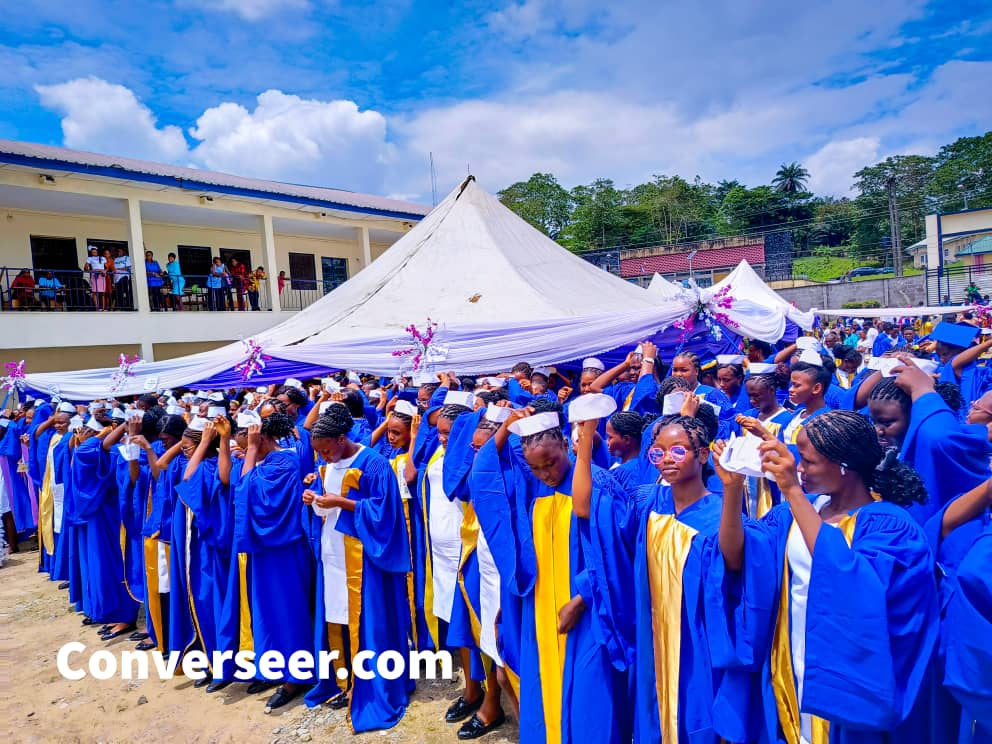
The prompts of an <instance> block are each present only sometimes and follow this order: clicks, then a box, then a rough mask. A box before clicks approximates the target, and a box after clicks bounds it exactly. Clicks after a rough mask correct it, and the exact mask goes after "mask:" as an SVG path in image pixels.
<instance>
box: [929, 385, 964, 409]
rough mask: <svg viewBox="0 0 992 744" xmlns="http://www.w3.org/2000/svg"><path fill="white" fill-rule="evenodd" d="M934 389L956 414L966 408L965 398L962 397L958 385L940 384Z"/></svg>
mask: <svg viewBox="0 0 992 744" xmlns="http://www.w3.org/2000/svg"><path fill="white" fill-rule="evenodd" d="M933 387H934V390H935V391H936V393H937V395H939V396H940V397H941V398H943V400H944V402H945V403H946V404H947V407H948V408H950V409H951V410H952V411H954V413H958V412H959V411H960V410H961V408H962V407H963V406H964V396H963V395H961V388H960V387H959V386H958V385H955V384H954V383H953V382H938V383H937V384H936V385H934V386H933Z"/></svg>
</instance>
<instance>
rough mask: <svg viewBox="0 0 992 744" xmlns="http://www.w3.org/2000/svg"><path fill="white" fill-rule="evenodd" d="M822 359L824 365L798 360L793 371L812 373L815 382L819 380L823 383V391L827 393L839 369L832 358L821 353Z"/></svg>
mask: <svg viewBox="0 0 992 744" xmlns="http://www.w3.org/2000/svg"><path fill="white" fill-rule="evenodd" d="M820 361H821V362H822V365H819V366H818V365H816V364H810V363H808V362H796V363H795V364H793V365H792V371H793V372H804V373H807V374H810V375H812V377H813V380H814V383H816V382H818V383H820V384H821V385H823V392H824V393H825V392H827V388H828V387H830V383H831V382H833V379H834V372H836V371H837V366H836V365H835V364H834V362H833V360H832V359H830V358H829V357H826V356H824V355H823V354H820Z"/></svg>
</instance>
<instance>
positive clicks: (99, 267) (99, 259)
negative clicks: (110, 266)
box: [86, 256, 107, 271]
mask: <svg viewBox="0 0 992 744" xmlns="http://www.w3.org/2000/svg"><path fill="white" fill-rule="evenodd" d="M86 265H87V266H88V267H89V268H90V269H93V270H94V271H103V270H104V269H105V268H107V260H106V259H105V258H104V257H103V256H87V258H86Z"/></svg>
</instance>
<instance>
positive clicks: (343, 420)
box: [310, 406, 355, 439]
mask: <svg viewBox="0 0 992 744" xmlns="http://www.w3.org/2000/svg"><path fill="white" fill-rule="evenodd" d="M354 425H355V419H354V418H352V416H351V413H350V412H349V411H348V409H347V407H345V406H330V407H329V408H328V409H327V410H326V411H325V412H324V413H322V414H321V415H320V416H318V417H317V420H316V421H315V422H314V424H313V428H312V429H311V430H310V438H311V439H337V438H338V437H346V436H348V433H349V432H350V431H351V428H352V427H353V426H354Z"/></svg>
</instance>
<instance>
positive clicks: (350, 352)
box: [26, 177, 682, 400]
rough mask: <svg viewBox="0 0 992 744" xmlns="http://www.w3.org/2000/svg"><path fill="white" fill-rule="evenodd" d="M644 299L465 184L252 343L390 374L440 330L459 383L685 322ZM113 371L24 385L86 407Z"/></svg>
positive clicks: (143, 385) (210, 367)
mask: <svg viewBox="0 0 992 744" xmlns="http://www.w3.org/2000/svg"><path fill="white" fill-rule="evenodd" d="M681 312H682V310H681V308H680V307H678V306H675V305H673V304H659V303H658V302H656V301H655V300H653V299H652V298H651V297H650V296H649V295H647V294H646V293H645V292H644V291H643V290H641V289H640V288H638V287H636V286H634V285H633V284H630V283H629V282H625V281H623V280H622V279H619V278H618V277H616V276H614V275H612V274H609V273H608V272H605V271H602V270H601V269H599V268H597V267H596V266H593V265H592V264H591V263H589V262H587V261H584V260H582V259H581V258H579V257H578V256H575V255H573V254H572V253H570V252H569V251H567V250H565V249H564V248H562V247H561V246H560V245H558V244H557V243H555V242H554V241H553V240H551V239H550V238H548V237H547V236H545V235H544V234H542V233H541V232H539V231H538V230H536V229H534V228H533V227H531V226H530V225H529V224H527V223H526V222H525V221H524V220H522V219H521V218H520V217H518V216H517V215H516V214H514V213H513V212H512V211H511V210H509V209H507V208H506V207H504V206H503V205H502V204H501V203H500V202H499V200H498V199H496V198H495V197H494V196H492V195H490V194H488V193H486V192H485V191H484V190H483V189H482V188H480V187H479V186H478V184H477V183H476V182H475V179H474V178H472V177H469V178H468V179H466V181H465V182H464V183H463V184H461V186H459V187H458V188H456V189H455V190H454V191H453V192H452V193H451V194H449V195H448V197H447V198H446V199H445V200H444V201H443V202H442V203H441V204H439V205H438V206H437V208H435V209H434V210H433V211H432V212H431V213H430V214H429V215H428V216H427V217H425V218H424V219H423V220H422V221H421V222H420V223H418V224H417V225H416V226H415V227H414V228H413V229H412V230H411V231H410V232H409V233H407V234H406V235H404V236H403V237H402V238H401V239H400V240H399V241H397V242H396V243H395V244H393V245H392V246H391V247H390V248H389V250H387V251H386V253H385V254H383V255H382V256H381V257H380V258H378V259H377V260H376V261H374V262H373V263H372V264H371V265H370V266H369V267H368V268H367V269H365V270H363V271H362V272H361V273H359V274H357V275H356V276H355V277H353V278H352V279H350V280H348V281H347V282H345V283H344V284H342V285H341V286H339V287H338V288H336V289H335V290H334V291H333V292H330V293H329V294H327V295H326V296H324V297H323V298H321V299H320V300H319V301H318V302H316V303H314V304H313V305H311V306H310V307H308V308H306V309H304V310H302V311H300V312H299V313H297V314H296V315H294V316H293V317H292V318H290V319H289V320H287V321H285V322H283V323H280V324H279V325H277V326H275V327H273V328H271V329H269V330H267V331H264V332H262V333H259V334H257V335H256V336H255V337H254V340H255V341H256V342H257V343H258V344H259V345H260V346H261V347H262V349H263V352H264V353H265V354H266V355H269V356H271V357H274V358H277V359H282V360H289V361H294V362H301V363H306V364H311V365H322V366H326V367H333V368H341V369H360V370H363V371H368V372H374V373H378V374H395V373H397V372H398V371H400V370H401V369H402V368H403V367H404V366H405V365H406V364H408V363H409V360H408V359H406V358H403V357H397V356H394V355H393V352H394V351H397V350H400V349H403V348H407V347H410V346H411V345H412V339H411V338H410V336H409V335H408V334H407V332H406V330H405V329H406V328H407V327H408V326H410V325H411V324H413V325H415V326H416V327H417V328H419V329H420V330H421V331H423V330H424V329H425V326H426V324H427V319H428V318H430V319H432V320H433V321H435V322H437V323H439V324H440V329H439V334H438V339H437V344H438V345H439V346H444V347H446V348H447V353H446V354H445V355H444V365H445V366H446V367H454V368H456V369H458V370H459V371H464V372H466V373H473V372H481V371H491V370H495V369H504V368H506V366H507V364H509V363H510V362H511V360H512V361H520V360H522V359H526V360H528V361H531V362H540V363H559V362H563V361H567V360H572V359H577V358H581V357H583V356H587V355H590V354H596V353H602V352H605V351H608V350H610V349H614V348H617V347H619V346H622V345H624V344H627V343H633V342H636V341H637V340H639V339H641V338H645V337H646V336H650V335H652V334H653V333H656V332H658V331H660V330H662V329H664V328H665V327H667V326H669V325H670V324H671V323H672V322H674V321H675V320H677V319H678V318H679V317H680V314H681ZM245 358H246V355H245V348H244V345H243V344H241V343H235V344H230V345H228V346H225V347H222V348H220V349H216V350H214V351H209V352H205V353H202V354H195V355H192V356H188V357H181V358H178V359H172V360H168V361H164V362H148V363H146V362H141V363H138V364H136V365H134V366H133V367H132V369H131V372H132V376H130V377H128V378H127V379H126V380H125V381H124V384H123V385H120V386H119V387H118V388H117V389H116V391H115V392H116V394H118V395H129V394H136V393H141V392H144V391H147V390H152V389H167V388H176V387H181V386H184V385H189V384H192V383H194V382H197V381H201V380H206V379H209V378H211V377H214V376H216V375H220V374H222V373H224V372H225V371H228V370H231V369H232V368H233V367H234V366H235V365H236V364H238V363H239V362H242V361H244V360H245ZM115 371H116V368H105V369H92V370H82V371H76V372H58V373H40V374H28V375H27V378H26V383H27V385H28V387H30V388H33V389H35V390H39V391H43V392H53V391H57V392H58V394H59V395H61V396H63V397H65V398H69V399H73V400H86V399H92V398H97V397H102V396H106V395H108V394H109V393H110V389H111V380H112V377H113V375H114V372H115Z"/></svg>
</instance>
